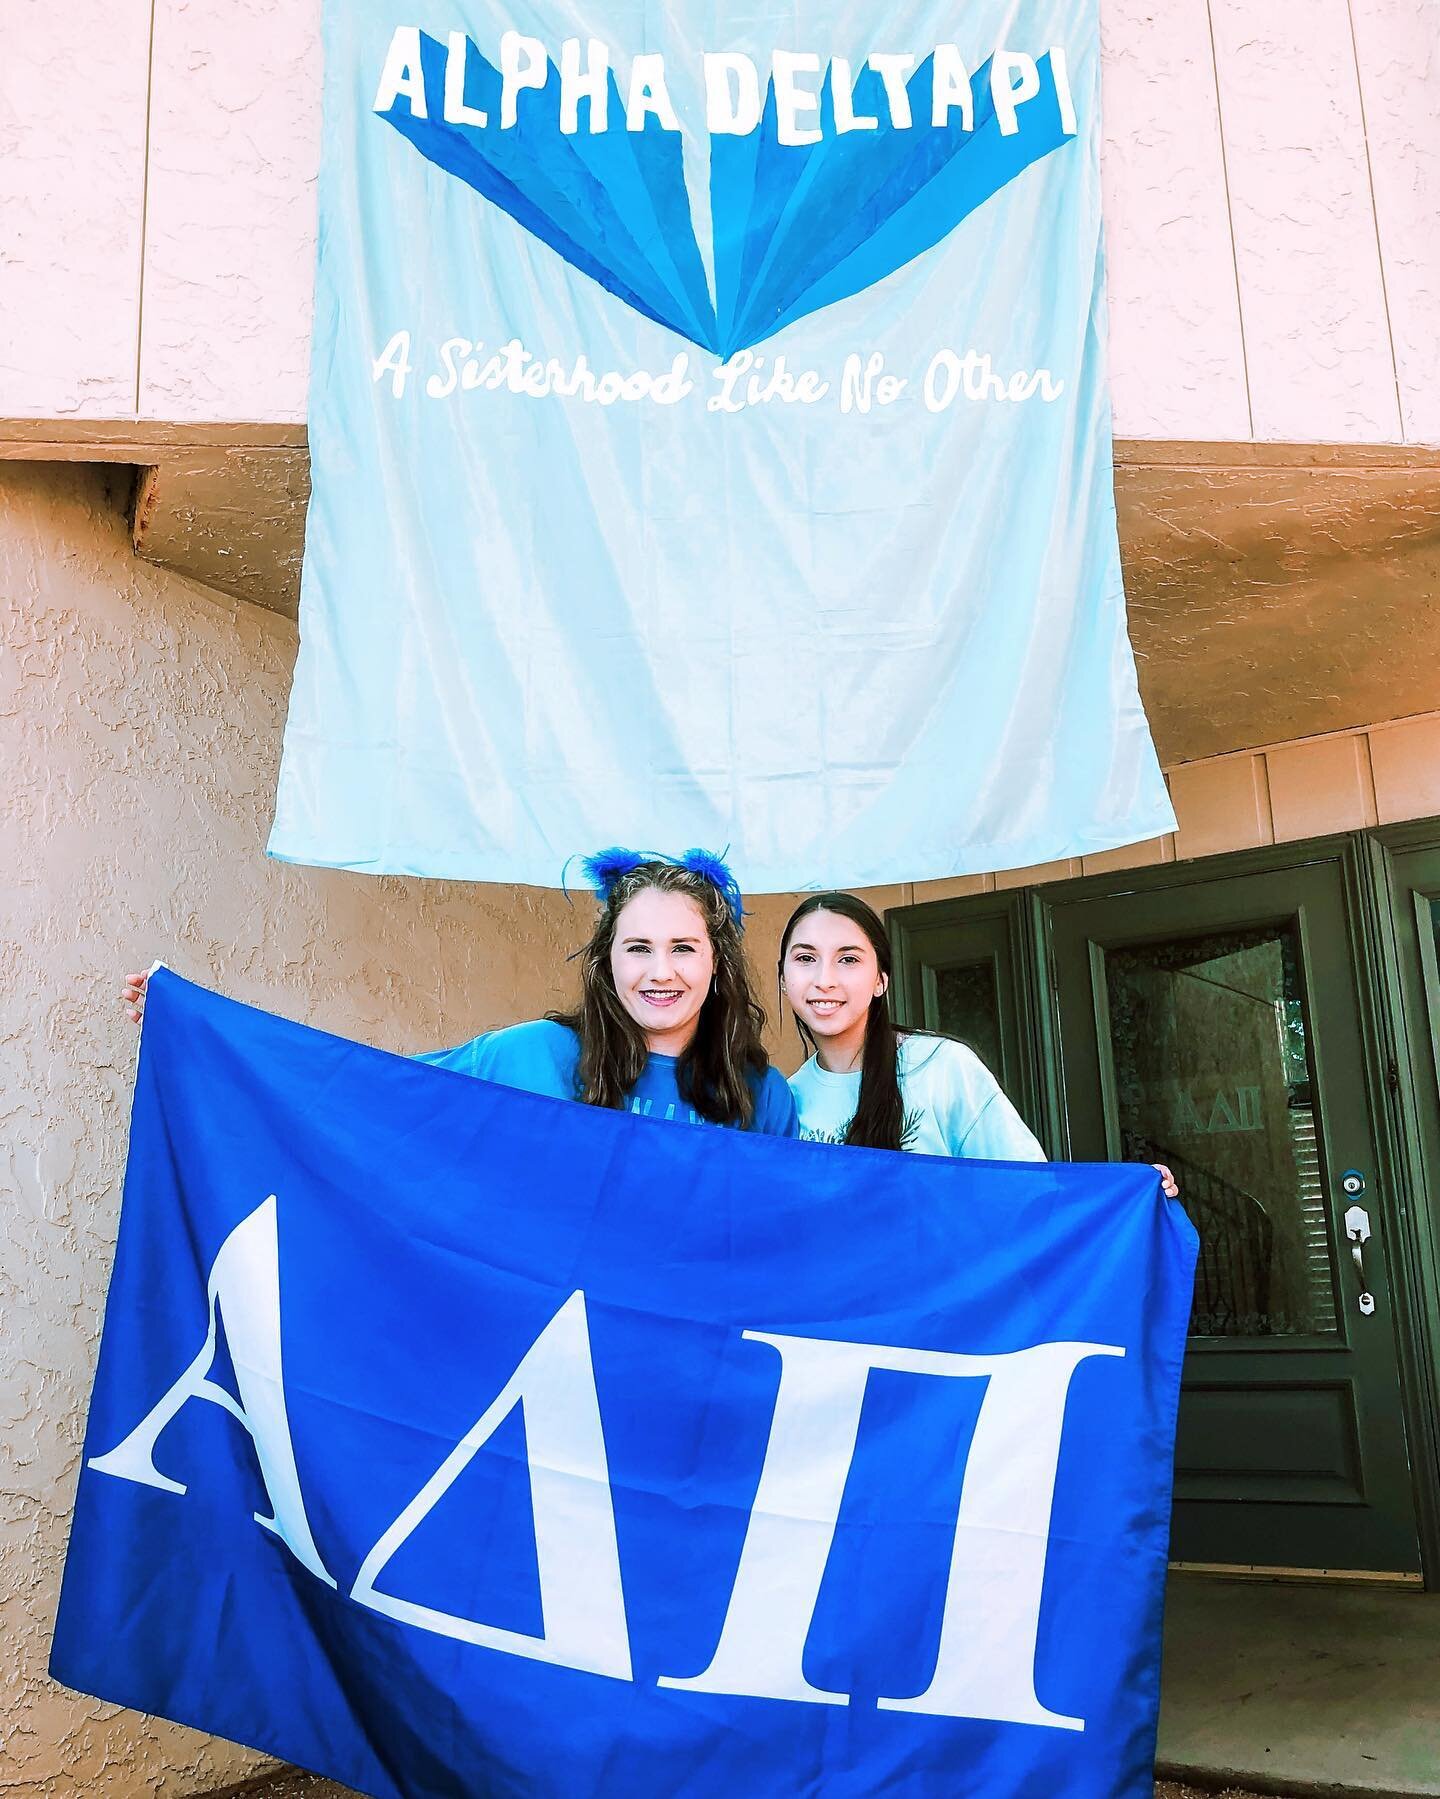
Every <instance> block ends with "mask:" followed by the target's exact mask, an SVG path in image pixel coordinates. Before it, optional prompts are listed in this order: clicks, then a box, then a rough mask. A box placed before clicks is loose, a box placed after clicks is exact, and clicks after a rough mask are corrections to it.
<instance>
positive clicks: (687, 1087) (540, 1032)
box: [421, 851, 796, 1137]
mask: <svg viewBox="0 0 1440 1799" xmlns="http://www.w3.org/2000/svg"><path fill="white" fill-rule="evenodd" d="M586 872H587V873H588V874H589V875H590V877H591V879H592V880H593V881H594V883H595V887H596V891H597V897H598V898H599V900H600V902H601V910H600V917H599V919H598V921H597V922H596V925H595V929H594V931H593V932H592V933H591V936H590V941H589V942H588V943H587V944H586V945H585V948H584V950H583V951H582V952H581V957H580V968H581V975H580V999H579V1002H578V1004H577V1005H576V1006H575V1007H574V1008H573V1009H572V1010H571V1011H569V1012H560V1013H554V1014H552V1015H551V1016H550V1017H549V1018H542V1019H535V1020H533V1021H532V1022H530V1023H528V1024H517V1025H512V1026H510V1028H509V1029H507V1030H503V1031H492V1032H490V1033H488V1034H487V1035H486V1036H483V1037H477V1038H475V1039H473V1040H472V1041H471V1042H469V1043H462V1044H461V1045H460V1046H459V1047H458V1048H457V1049H451V1050H442V1051H439V1052H438V1053H436V1054H433V1055H428V1056H424V1057H422V1058H421V1060H422V1061H426V1062H431V1063H433V1064H435V1065H436V1066H438V1067H441V1068H450V1069H454V1070H456V1071H457V1072H459V1073H461V1074H469V1075H474V1076H477V1077H478V1078H479V1079H481V1080H487V1081H496V1082H498V1083H499V1084H500V1085H501V1086H503V1087H519V1088H521V1089H522V1090H524V1091H526V1092H529V1093H546V1094H550V1095H553V1096H554V1097H555V1098H557V1099H578V1100H583V1101H584V1102H585V1104H587V1105H592V1106H607V1107H610V1108H612V1109H614V1110H624V1109H628V1110H630V1111H632V1112H638V1113H640V1114H641V1115H643V1116H645V1117H648V1118H662V1119H669V1120H679V1121H681V1122H683V1123H690V1124H702V1123H704V1124H726V1125H735V1126H738V1127H739V1128H740V1129H742V1130H753V1131H764V1132H767V1133H769V1134H770V1135H773V1136H781V1137H793V1136H794V1135H795V1129H796V1127H795V1104H794V1101H793V1099H792V1098H791V1096H790V1090H789V1087H788V1086H787V1085H786V1082H785V1078H784V1076H783V1075H781V1074H780V1073H779V1072H778V1071H777V1070H775V1069H773V1068H772V1067H771V1066H770V1062H769V1058H768V1057H767V1056H766V1054H765V1050H764V1047H763V1045H762V1043H761V1032H762V1030H763V1029H764V1025H765V1014H764V1012H763V1011H762V1009H761V1008H760V1006H759V1005H758V1004H757V1003H756V1001H755V999H754V998H753V996H752V993H751V985H750V974H749V969H748V968H747V966H746V962H745V951H744V946H743V944H742V942H741V936H740V928H741V913H740V899H739V893H738V890H737V889H736V887H735V882H734V877H733V876H732V875H731V874H730V872H729V870H728V869H727V868H725V866H724V864H723V863H721V862H719V861H718V860H716V859H715V858H714V857H711V856H707V855H705V854H704V853H703V852H699V851H689V852H687V854H686V855H685V856H683V857H681V858H680V860H679V861H678V862H667V861H661V860H659V859H658V858H654V859H646V858H643V857H641V856H638V855H636V854H634V853H633V852H630V851H608V852H606V854H605V855H604V856H597V857H593V858H592V859H591V860H590V861H589V862H588V863H587V864H586Z"/></svg>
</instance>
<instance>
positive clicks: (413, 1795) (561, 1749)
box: [52, 971, 1195, 1799]
mask: <svg viewBox="0 0 1440 1799" xmlns="http://www.w3.org/2000/svg"><path fill="white" fill-rule="evenodd" d="M1194 1255H1195V1238H1194V1233H1193V1231H1192V1229H1191V1227H1190V1225H1189V1224H1188V1222H1187V1221H1186V1220H1185V1218H1184V1216H1183V1214H1182V1213H1181V1211H1180V1209H1179V1207H1178V1206H1176V1205H1171V1204H1169V1203H1167V1202H1166V1201H1164V1200H1163V1199H1162V1198H1161V1197H1160V1195H1159V1191H1158V1183H1157V1181H1156V1177H1155V1174H1154V1171H1153V1170H1152V1169H1149V1168H1140V1167H1082V1166H1073V1165H1063V1164H1062V1165H1046V1164H1034V1163H1026V1164H1014V1165H1009V1164H996V1163H989V1164H987V1163H969V1162H952V1161H944V1160H939V1159H934V1158H930V1157H924V1156H912V1155H904V1154H899V1153H891V1152H885V1151H872V1150H860V1149H849V1148H844V1147H839V1146H833V1145H827V1144H815V1143H803V1142H798V1141H794V1140H786V1139H778V1138H771V1137H762V1136H751V1135H747V1134H744V1133H741V1132H736V1131H727V1130H719V1129H716V1128H714V1127H706V1126H687V1125H676V1124H662V1123H659V1122H657V1121H654V1120H649V1119H645V1118H639V1117H635V1116H632V1115H630V1114H628V1113H619V1112H608V1111H601V1110H597V1109H594V1108H591V1107H587V1106H583V1105H579V1104H576V1103H572V1102H568V1101H558V1100H549V1099H541V1098H535V1097H532V1096H530V1095H526V1094H521V1093H517V1092H512V1091H509V1090H506V1089H503V1088H500V1087H495V1086H491V1085H489V1084H488V1083H484V1082H479V1081H473V1080H470V1079H469V1078H467V1077H465V1076H462V1075H458V1074H452V1073H450V1072H448V1071H445V1070H440V1069H435V1068H430V1067H426V1066H423V1065H420V1064H416V1063H411V1062H407V1061H404V1060H402V1059H400V1058H398V1057H393V1056H389V1055H385V1054H382V1053H381V1052H379V1051H375V1050H369V1049H364V1048H361V1047H359V1046H357V1045H355V1044H352V1043H346V1042H343V1041H341V1040H339V1039H336V1038H332V1037H327V1036H324V1035H321V1034H320V1033H318V1032H315V1031H311V1030H307V1029H304V1028H302V1027H300V1026H298V1025H293V1024H287V1023H283V1022H282V1021H281V1020H279V1019H276V1018H271V1017H269V1016H267V1015H266V1014H264V1013H261V1012H255V1011H252V1010H250V1009H248V1008H246V1007H243V1006H240V1005H237V1004H235V1003H233V1002H231V1001H228V1000H224V999H221V998H218V997H216V996H214V995H212V994H208V993H206V992H204V991H202V990H201V989H198V988H195V987H191V986H189V985H187V984H186V983H185V982H183V981H181V980H180V979H178V978H177V977H176V976H174V975H172V974H169V973H167V972H164V971H161V972H160V973H158V974H156V975H155V976H154V977H152V980H151V983H150V989H149V999H148V1003H147V1008H146V1023H145V1031H144V1045H143V1050H142V1054H141V1058H140V1071H139V1077H138V1085H137V1090H136V1097H135V1109H134V1116H133V1121H132V1128H131V1147H130V1162H129V1168H128V1172H127V1176H126V1187H125V1201H124V1209H123V1216H122V1221H121V1229H120V1239H119V1245H118V1249H117V1253H116V1260H115V1270H114V1277H113V1281H112V1284H111V1291H110V1298H109V1304H108V1309H107V1313H106V1320H105V1332H104V1339H103V1342H102V1345H101V1354H100V1367H99V1373H98V1376H97V1380H96V1386H95V1393H94V1398H93V1402H92V1406H91V1413H90V1423H89V1428H88V1433H87V1437H86V1444H85V1455H84V1470H83V1473H82V1475H81V1480H80V1488H79V1494H78V1497H77V1502H76V1512H75V1522H74V1527H73V1533H72V1537H71V1543H70V1551H69V1558H68V1561H67V1564H66V1569H65V1579H64V1589H63V1594H62V1598H61V1606H60V1615H59V1621H58V1624H57V1627H56V1636H55V1647H54V1657H53V1663H52V1671H53V1673H54V1674H55V1676H56V1678H57V1679H59V1680H61V1681H64V1682H65V1683H67V1684H68V1685H70V1686H72V1687H76V1688H79V1689H80V1690H82V1691H84V1692H87V1693H93V1694H96V1695H97V1696H99V1697H101V1698H103V1699H107V1700H113V1701H116V1702H119V1703H121V1704H125V1705H130V1706H134V1707H136V1708H138V1709H140V1710H143V1711H146V1712H150V1713H155V1714H159V1715H160V1716H163V1717H167V1718H171V1719H175V1720H178V1721H180V1722H182V1723H186V1724H191V1725H194V1726H196V1727H198V1728H200V1729H202V1730H206V1731H211V1732H217V1733H219V1734H220V1735H223V1736H226V1737H231V1738H234V1739H236V1740H237V1741H240V1742H243V1743H248V1744H251V1745H253V1746H255V1747H256V1748H260V1749H264V1750H268V1751H270V1752H272V1753H273V1754H275V1755H278V1756H281V1757H283V1758H284V1759H286V1760H288V1761H292V1762H296V1763H298V1764H300V1765H301V1766H303V1767H307V1768H311V1769H315V1770H317V1771H320V1772H323V1773H325V1774H328V1775H331V1776H333V1777H335V1778H337V1779H339V1780H342V1781H344V1782H346V1783H348V1784H349V1785H351V1786H353V1787H356V1788H358V1789H359V1790H360V1791H361V1792H363V1793H368V1794H373V1795H376V1799H454V1796H455V1795H457V1794H474V1795H476V1796H477V1799H478V1796H479V1795H481V1794H484V1795H497V1794H525V1795H554V1796H555V1799H560V1796H561V1795H565V1796H567V1799H568V1796H569V1795H573V1794H577V1793H584V1794H594V1795H599V1796H604V1795H615V1796H616V1799H621V1796H623V1799H637V1796H641V1795H651V1794H653V1795H656V1796H657V1799H659V1796H661V1795H664V1796H665V1799H671V1796H678V1795H685V1796H688V1799H733V1796H734V1795H735V1794H738V1793H744V1794H746V1795H755V1796H756V1799H764V1796H766V1795H774V1796H775V1799H781V1796H786V1799H788V1796H790V1795H794V1794H796V1793H817V1794H818V1793H823V1794H825V1795H827V1796H834V1799H841V1796H843V1795H853V1796H854V1799H861V1796H862V1795H866V1796H868V1795H873V1794H876V1793H882V1792H883V1793H887V1794H897V1795H905V1794H909V1795H914V1796H915V1799H928V1796H929V1795H933V1794H936V1793H940V1792H945V1793H955V1794H966V1795H978V1796H983V1799H1015V1796H1018V1795H1022V1794H1044V1795H1046V1799H1142V1795H1143V1796H1144V1799H1149V1794H1150V1781H1151V1761H1152V1756H1153V1751H1154V1737H1155V1723H1156V1710H1157V1688H1158V1679H1159V1655H1160V1613H1161V1602H1162V1593H1163V1586H1164V1580H1165V1566H1166V1543H1167V1535H1168V1524H1169V1497H1170V1492H1169V1489H1170V1464H1171V1454H1172V1442H1173V1433H1174V1421H1175V1408H1176V1400H1177V1393H1178V1385H1179V1373H1180V1361H1181V1355H1182V1351H1183V1345H1184V1332H1185V1323H1186V1317H1187V1311H1188V1306H1189V1295H1190V1282H1191V1275H1192V1271H1193V1264H1194Z"/></svg>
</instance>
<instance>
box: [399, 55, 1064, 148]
mask: <svg viewBox="0 0 1440 1799" xmlns="http://www.w3.org/2000/svg"><path fill="white" fill-rule="evenodd" d="M1046 55H1047V56H1048V58H1049V63H1050V70H1051V76H1052V79H1053V82H1054V88H1055V98H1056V102H1057V104H1058V106H1059V110H1060V121H1061V130H1062V131H1063V132H1064V134H1065V136H1067V137H1074V136H1075V135H1076V133H1077V131H1078V122H1077V119H1076V114H1075V100H1074V96H1073V94H1072V92H1071V87H1070V76H1069V68H1068V62H1067V58H1066V54H1065V50H1064V47H1063V46H1062V45H1058V44H1056V45H1051V46H1049V48H1048V50H1047V51H1046ZM472 57H473V58H474V59H475V60H476V61H477V62H478V61H479V60H480V56H479V52H478V51H476V50H475V48H474V46H473V45H472V44H471V43H470V42H469V40H468V39H467V38H466V36H465V34H464V32H462V31H452V32H450V33H449V34H448V38H447V43H446V48H445V62H444V80H443V83H440V82H437V83H436V85H437V86H438V89H439V91H438V92H433V93H432V92H431V91H430V85H429V84H427V80H426V64H425V61H424V59H423V57H422V48H421V33H420V28H419V26H417V25H399V26H397V27H396V28H395V31H394V33H393V34H392V36H391V39H390V44H389V48H388V50H387V51H386V53H385V62H384V67H383V69H382V71H381V74H380V79H379V83H378V85H377V87H376V90H375V100H374V107H373V110H374V111H375V112H377V113H380V114H382V115H385V114H388V113H389V112H390V111H391V109H392V108H394V107H395V106H397V105H398V104H400V103H401V102H403V103H404V104H405V105H406V106H407V107H408V109H409V113H410V116H411V118H414V119H427V120H428V119H436V120H443V122H444V123H445V124H447V125H461V126H466V127H469V128H472V129H475V130H481V131H484V130H490V129H498V130H501V131H508V130H511V129H513V127H514V125H515V123H516V121H517V119H518V118H519V102H520V95H521V94H522V93H524V92H525V91H526V90H527V89H543V88H544V87H545V86H546V85H547V83H548V82H549V80H550V76H551V73H552V70H556V69H558V86H559V93H558V99H559V126H560V130H561V132H562V133H564V134H565V135H567V136H572V135H573V134H574V133H575V132H577V131H579V129H580V102H581V101H582V100H583V101H584V102H585V103H586V124H587V129H588V130H589V131H590V132H592V133H599V132H602V131H609V130H610V129H611V127H612V122H611V117H610V97H611V92H612V87H613V88H614V90H615V92H616V97H617V100H618V99H619V90H618V84H616V83H615V79H614V76H615V68H614V65H613V64H612V58H611V51H610V47H609V45H607V44H604V43H602V42H601V41H600V40H599V39H598V38H589V39H587V41H586V42H585V44H584V45H583V47H582V45H581V42H580V39H579V38H578V37H572V38H566V39H565V40H564V42H563V43H562V44H561V45H560V55H559V59H558V63H556V62H553V61H552V59H551V56H550V53H549V51H548V50H547V48H546V46H545V45H544V44H543V43H542V42H541V41H540V39H539V38H534V37H527V36H525V35H524V34H523V33H521V32H518V31H506V32H503V33H502V34H501V37H500V48H499V57H498V70H499V76H500V104H499V108H498V113H496V114H492V113H491V112H490V111H488V110H486V108H484V107H481V106H475V105H472V104H471V102H470V99H469V98H468V97H467V96H468V93H469V87H468V82H469V71H470V63H471V59H472ZM926 60H927V63H928V66H929V70H930V80H929V83H928V90H929V91H928V101H929V105H928V111H926V112H922V113H921V115H920V116H919V117H918V118H917V116H916V106H915V100H916V95H915V92H914V86H915V84H914V82H913V81H912V77H913V75H914V74H915V72H916V70H917V67H918V66H919V63H920V59H919V57H917V56H915V55H913V54H911V53H909V52H900V51H880V50H876V51H872V52H871V53H870V54H869V55H867V56H866V57H865V58H864V60H863V62H862V63H861V64H860V68H861V70H862V71H866V72H869V73H870V74H872V75H874V76H875V77H876V78H877V83H878V95H879V96H880V97H879V98H877V101H876V102H875V104H876V105H877V107H878V108H879V110H876V111H874V112H864V111H857V110H856V101H855V80H856V69H855V66H854V64H853V63H852V61H851V60H849V59H847V58H844V57H838V56H837V57H833V58H831V59H830V61H829V64H828V67H822V64H821V59H820V56H819V54H818V53H817V52H815V51H813V50H788V49H785V50H782V49H776V50H773V51H772V52H771V55H770V68H769V92H771V93H773V96H774V107H775V138H776V142H777V143H780V144H790V145H803V144H818V143H819V142H820V141H821V139H822V138H823V137H824V136H825V128H826V127H828V128H829V129H830V130H832V131H833V133H834V134H835V135H836V136H837V137H840V136H844V135H846V134H847V133H849V132H852V131H876V130H879V129H880V128H881V127H882V125H884V126H886V127H889V128H890V129H893V130H896V131H908V130H911V129H912V128H914V127H916V126H919V127H920V128H922V129H923V128H925V127H926V126H928V127H929V128H930V129H932V130H948V129H950V128H951V124H952V114H954V115H957V117H956V120H955V122H956V123H958V125H959V127H960V129H961V130H962V131H973V130H974V129H975V99H974V89H973V86H972V71H971V69H970V68H969V67H968V66H967V64H966V60H965V58H964V57H963V56H962V54H961V52H960V49H959V47H958V45H955V44H936V45H935V46H934V49H933V51H932V52H931V53H930V54H929V56H928V57H927V59H926ZM700 63H701V68H700V75H701V79H702V81H703V86H704V95H705V121H704V124H705V130H706V131H708V132H709V133H710V134H711V135H712V136H714V137H748V136H749V135H750V134H751V133H752V132H754V131H757V130H758V129H759V127H760V121H761V118H762V117H763V115H764V112H765V104H766V93H767V89H766V88H765V86H763V85H762V81H761V74H762V70H761V68H760V66H759V65H758V64H757V63H756V60H755V58H754V57H751V56H748V55H746V54H745V53H744V52H742V51H736V50H719V51H708V52H706V53H704V54H703V55H702V57H701V58H700ZM989 89H990V96H991V101H992V104H993V106H994V109H995V118H996V121H997V123H998V125H999V129H1000V135H1001V136H1002V137H1013V136H1014V135H1015V133H1016V132H1017V131H1019V129H1020V117H1019V113H1020V108H1021V107H1022V106H1024V105H1026V104H1027V102H1029V101H1031V100H1034V99H1036V98H1037V97H1038V96H1039V95H1040V93H1041V90H1042V82H1041V76H1040V65H1039V61H1038V59H1037V58H1036V57H1034V56H1031V55H1029V54H1027V53H1026V52H1025V51H1023V50H1012V49H1008V48H1004V47H1001V48H997V49H996V50H995V51H994V53H993V55H992V56H991V58H990V63H989ZM822 96H823V98H824V99H826V100H828V106H827V105H822ZM621 122H622V123H623V128H624V129H625V130H626V131H647V130H650V129H658V130H662V131H677V132H678V131H679V130H680V129H681V119H680V113H679V111H678V110H677V107H676V103H675V100H674V99H673V98H672V95H671V82H670V80H669V78H668V77H667V74H666V65H665V57H664V55H663V54H662V53H661V52H659V51H646V52H642V53H641V54H640V55H637V56H632V57H630V58H629V76H628V79H627V80H626V83H625V94H624V118H623V121H621Z"/></svg>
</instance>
